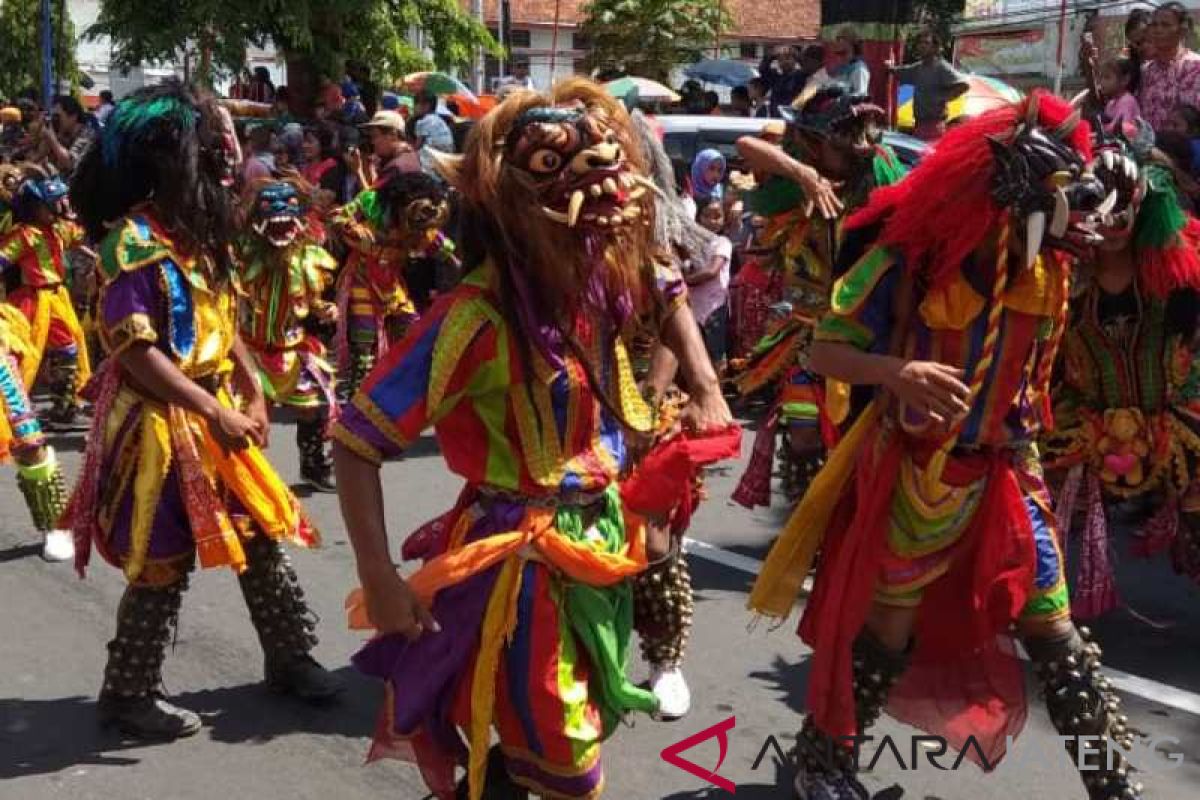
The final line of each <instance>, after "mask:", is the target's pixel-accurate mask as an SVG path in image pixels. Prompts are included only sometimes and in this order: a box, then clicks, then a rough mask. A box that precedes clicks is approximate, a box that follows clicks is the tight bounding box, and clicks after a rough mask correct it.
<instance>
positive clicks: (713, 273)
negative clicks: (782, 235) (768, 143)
mask: <svg viewBox="0 0 1200 800" xmlns="http://www.w3.org/2000/svg"><path fill="white" fill-rule="evenodd" d="M697 221H698V222H699V223H700V224H701V225H703V226H704V227H705V228H706V229H708V230H710V231H712V232H713V233H715V234H716V236H715V237H714V238H713V240H712V242H711V243H710V244H709V246H708V250H707V252H705V253H704V257H703V258H702V259H700V260H699V262H698V264H694V265H693V268H692V270H691V271H690V272H689V273H688V274H687V275H685V276H684V279H685V280H686V281H687V285H688V299H689V301H690V302H691V305H692V314H693V315H694V316H695V317H696V322H697V323H698V324H699V325H700V330H701V332H702V333H703V334H704V347H705V349H707V350H708V357H709V358H711V359H712V362H713V364H714V366H716V367H717V370H718V372H719V371H720V370H721V368H722V367H723V366H724V363H725V336H726V329H727V328H728V325H729V273H730V269H729V268H730V263H731V262H732V260H733V243H732V242H730V241H729V239H727V238H726V237H725V235H724V230H725V207H724V204H723V203H722V202H721V200H720V198H717V197H713V196H710V197H709V199H708V200H706V201H705V202H704V203H703V205H701V207H700V213H699V214H698V215H697Z"/></svg>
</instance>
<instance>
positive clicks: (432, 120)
mask: <svg viewBox="0 0 1200 800" xmlns="http://www.w3.org/2000/svg"><path fill="white" fill-rule="evenodd" d="M437 107H438V100H437V95H435V94H433V93H432V92H420V93H419V94H418V95H417V96H416V98H415V113H416V120H417V121H416V125H415V126H414V127H413V139H414V140H415V142H416V145H417V148H418V149H420V148H422V147H432V148H433V149H434V150H441V151H442V152H444V153H453V152H454V133H453V131H451V130H450V126H449V125H447V124H446V120H444V119H442V118H441V116H440V115H439V114H438V113H437Z"/></svg>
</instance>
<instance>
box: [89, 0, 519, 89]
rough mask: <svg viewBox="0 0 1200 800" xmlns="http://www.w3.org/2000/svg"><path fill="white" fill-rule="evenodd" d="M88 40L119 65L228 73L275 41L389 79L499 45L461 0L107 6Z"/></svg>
mask: <svg viewBox="0 0 1200 800" xmlns="http://www.w3.org/2000/svg"><path fill="white" fill-rule="evenodd" d="M412 28H420V29H422V30H423V31H424V32H425V43H426V45H427V46H428V47H429V49H430V52H431V54H432V58H429V57H427V56H426V54H425V53H424V52H422V51H420V50H418V49H417V48H416V47H414V46H413V45H412V44H411V43H410V42H409V41H408V39H407V33H408V31H409V30H410V29H412ZM87 33H88V35H90V36H101V35H103V36H108V37H109V38H110V39H111V40H112V42H113V50H114V60H115V61H116V62H117V64H118V66H124V67H131V66H135V65H137V64H140V63H142V62H155V61H158V62H164V61H171V60H175V59H178V58H179V56H180V54H181V53H182V52H184V51H187V52H195V53H197V54H200V55H201V60H202V61H204V62H205V63H207V62H208V61H209V60H211V64H212V67H213V70H214V71H215V72H221V73H224V74H229V73H231V72H236V71H238V70H240V69H241V68H242V67H243V65H244V64H245V63H246V48H247V46H248V45H250V44H254V45H259V46H261V45H263V44H265V43H266V42H267V41H272V42H274V43H275V45H276V46H277V47H278V48H279V49H281V50H282V51H283V52H284V53H286V54H287V56H288V57H289V58H303V59H306V60H308V61H309V62H311V63H312V64H313V66H314V67H315V68H316V69H317V70H318V71H321V72H323V73H324V74H327V75H330V76H338V75H340V74H341V73H342V69H341V66H342V64H343V62H344V61H345V60H346V59H347V58H353V59H358V60H360V61H363V62H364V63H367V64H369V65H371V67H372V68H373V69H374V70H375V73H376V75H377V76H379V77H383V78H396V77H399V76H400V75H403V74H404V73H406V72H409V71H412V70H415V69H423V68H429V67H434V66H436V67H438V68H440V69H448V68H452V67H456V66H463V65H466V64H467V63H469V62H470V60H471V59H472V57H473V55H474V54H475V53H476V52H478V51H479V50H481V49H482V50H488V51H490V50H493V49H494V48H495V47H496V45H495V42H494V41H493V40H492V38H491V37H490V36H489V35H488V32H487V29H486V28H484V27H483V26H482V25H480V24H479V23H478V22H477V21H476V20H474V19H473V18H471V17H470V16H469V15H467V14H466V13H465V12H464V11H463V9H462V7H461V6H459V4H458V3H457V2H455V0H188V2H186V3H180V2H178V0H101V2H100V17H99V19H98V21H97V22H96V24H95V25H94V26H92V27H91V28H90V29H89V30H88V32H87Z"/></svg>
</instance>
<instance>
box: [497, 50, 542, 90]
mask: <svg viewBox="0 0 1200 800" xmlns="http://www.w3.org/2000/svg"><path fill="white" fill-rule="evenodd" d="M500 88H504V89H507V90H508V91H512V90H513V89H529V90H530V91H533V90H536V89H537V85H536V84H534V82H533V78H532V77H531V76H530V74H529V59H527V58H516V59H513V62H512V73H511V74H510V75H508V76H507V77H505V78H503V79H501V81H500Z"/></svg>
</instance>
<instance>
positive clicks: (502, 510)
mask: <svg viewBox="0 0 1200 800" xmlns="http://www.w3.org/2000/svg"><path fill="white" fill-rule="evenodd" d="M466 513H470V512H466ZM524 513H525V510H524V508H523V507H521V506H519V505H512V504H503V503H497V504H495V505H494V506H493V507H492V508H491V509H489V511H488V513H487V514H486V515H485V516H483V517H481V518H479V519H478V520H477V521H476V522H475V525H474V526H473V527H472V529H471V532H470V533H469V534H468V535H467V541H468V542H472V541H476V540H478V539H481V538H483V537H486V536H489V535H491V534H493V533H499V532H501V531H506V530H513V529H514V528H515V527H516V526H517V525H519V524H520V521H521V518H522V517H523V516H524ZM499 572H500V565H496V566H494V567H492V568H491V569H488V570H485V571H483V572H480V573H478V574H476V575H473V576H471V577H470V578H468V579H467V580H465V581H463V582H462V583H459V584H457V585H454V586H449V587H447V588H445V589H443V590H442V591H440V592H438V594H437V596H436V597H435V598H434V601H433V607H432V608H431V609H430V611H431V612H432V614H433V617H434V619H436V620H437V621H438V623H439V624H440V625H441V626H442V630H441V632H440V633H427V634H425V635H424V636H422V637H421V638H419V639H417V640H416V641H412V642H410V641H408V640H407V639H405V638H404V637H403V636H400V635H390V636H380V637H377V638H375V639H372V640H371V641H370V642H368V643H367V644H366V646H364V647H363V648H362V649H361V650H360V651H358V653H356V654H355V655H354V657H353V658H352V659H351V661H352V663H353V664H354V666H355V667H357V668H358V669H359V671H361V672H363V673H364V674H366V675H371V676H374V677H376V678H380V679H382V680H385V681H387V682H388V683H389V684H391V686H392V689H393V696H394V698H395V705H394V708H393V712H394V714H395V716H394V721H395V722H394V727H395V732H396V733H399V734H411V733H413V732H414V731H415V730H416V729H417V728H418V727H419V726H420V725H422V724H424V725H426V726H427V727H428V729H429V731H430V733H431V734H432V735H433V737H434V738H435V739H436V740H437V741H438V742H439V743H440V744H441V745H442V746H443V747H448V748H449V747H457V743H458V742H459V741H460V740H459V739H458V736H457V733H456V731H455V730H454V727H453V722H452V715H451V713H450V712H451V708H452V706H453V704H454V693H455V690H456V689H457V687H458V684H459V680H460V679H461V678H463V677H464V675H463V672H464V670H465V669H466V668H467V666H468V664H469V662H470V659H471V656H472V654H473V653H474V652H475V649H476V647H477V646H478V644H479V634H480V627H481V626H482V624H483V616H484V612H485V611H486V610H487V602H488V599H489V598H490V597H491V594H492V589H493V588H494V586H495V583H496V578H497V576H498V575H499Z"/></svg>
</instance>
